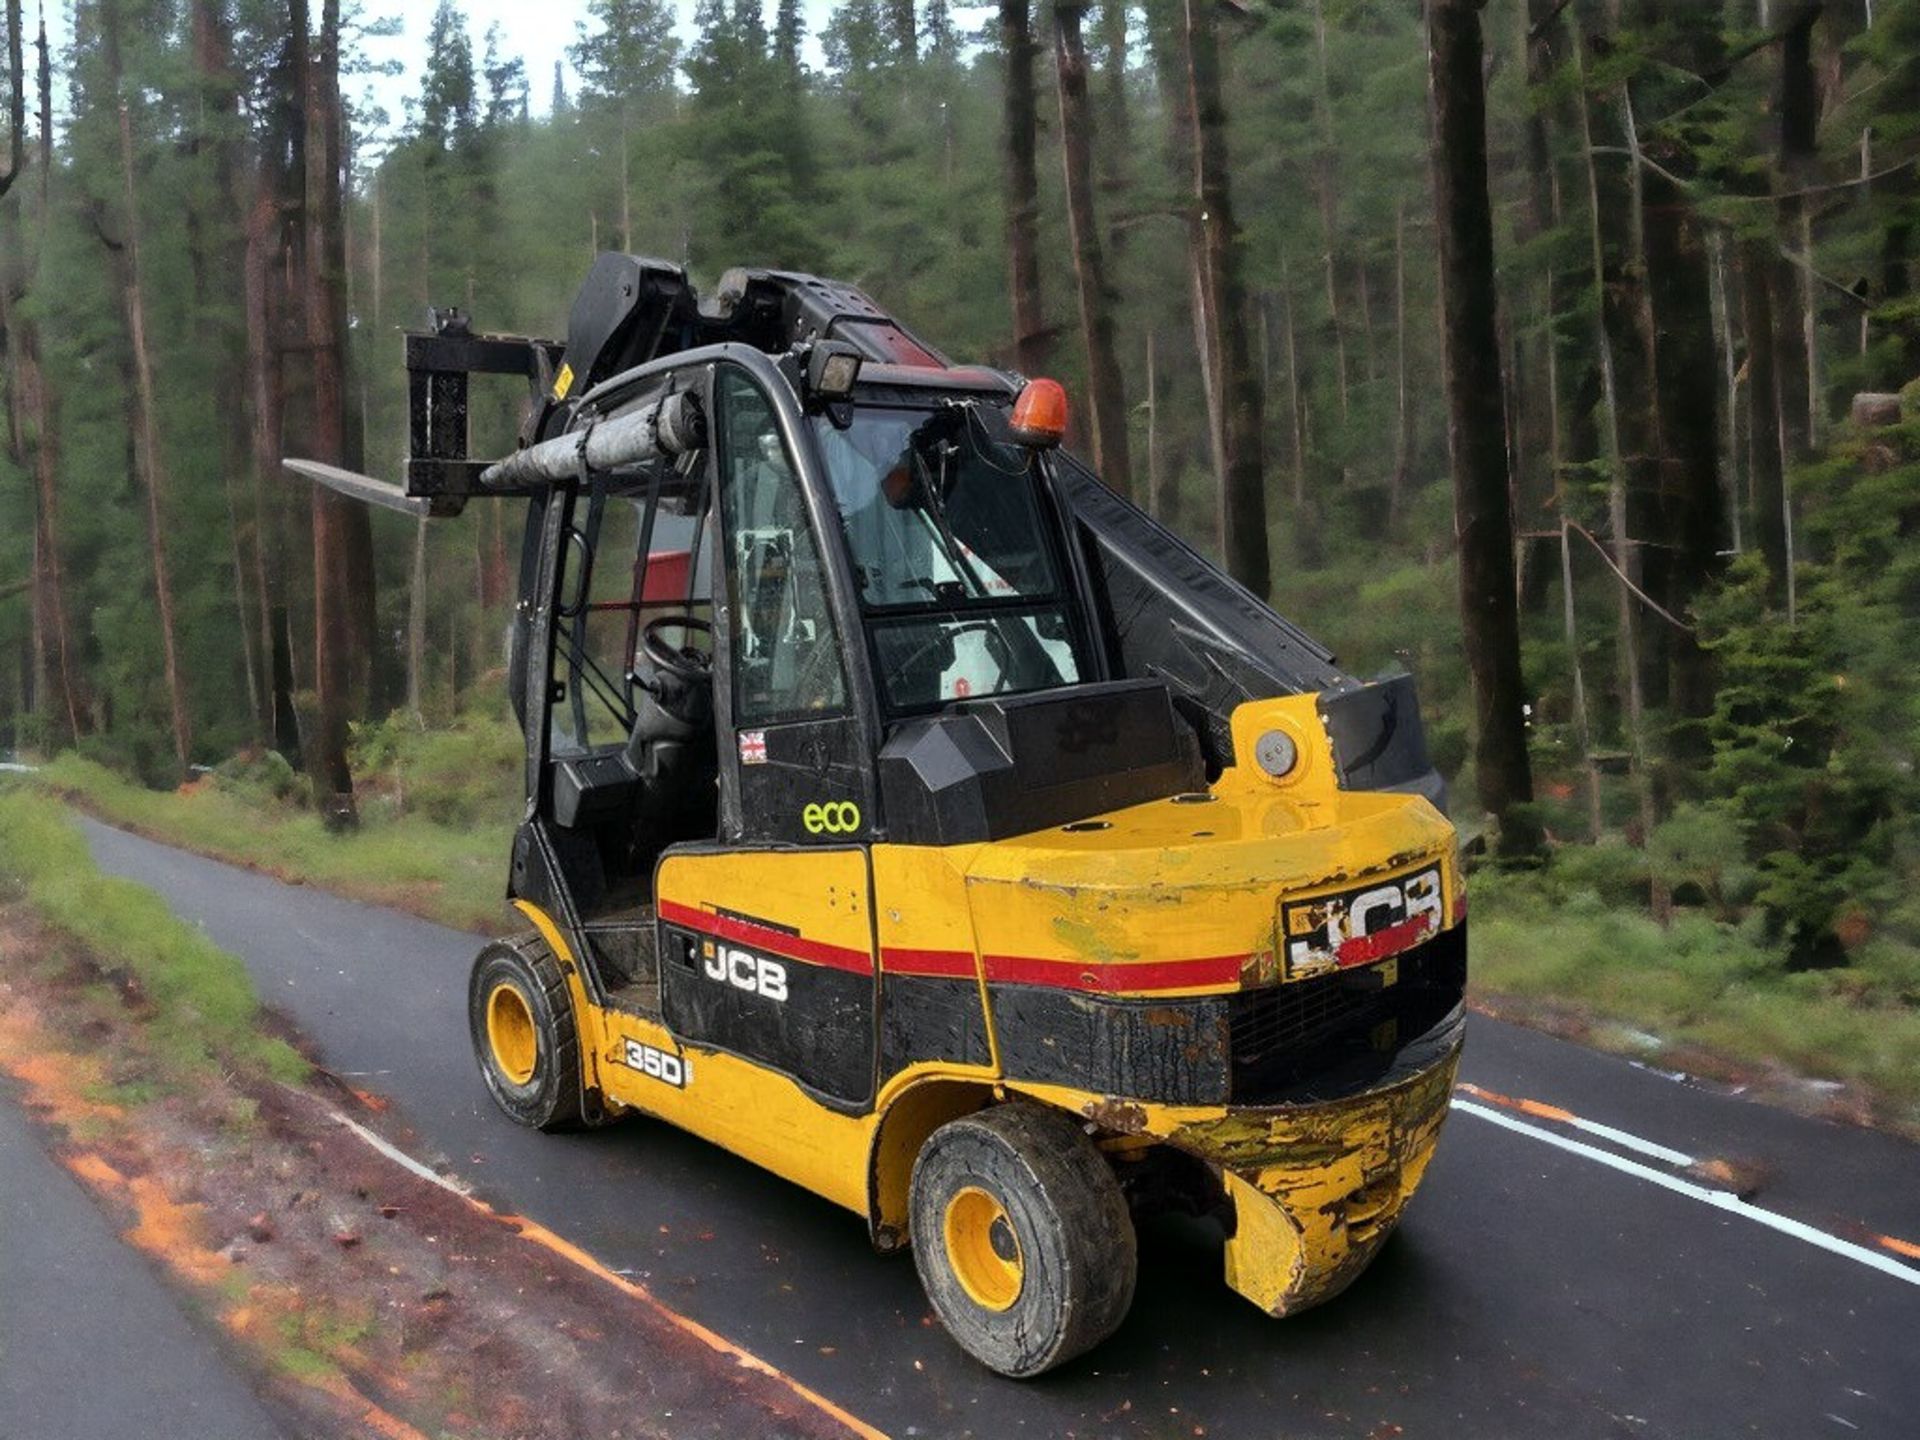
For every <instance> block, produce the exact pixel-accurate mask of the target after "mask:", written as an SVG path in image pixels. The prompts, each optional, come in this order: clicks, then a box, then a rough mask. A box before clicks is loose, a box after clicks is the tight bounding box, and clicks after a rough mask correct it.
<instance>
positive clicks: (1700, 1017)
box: [1471, 870, 1920, 1134]
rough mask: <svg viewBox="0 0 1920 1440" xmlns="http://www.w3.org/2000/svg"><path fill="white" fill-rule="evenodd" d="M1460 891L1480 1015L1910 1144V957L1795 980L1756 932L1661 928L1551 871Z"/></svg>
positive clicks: (1879, 955)
mask: <svg viewBox="0 0 1920 1440" xmlns="http://www.w3.org/2000/svg"><path fill="white" fill-rule="evenodd" d="M1471 894H1472V899H1473V961H1472V973H1473V982H1472V984H1473V990H1474V993H1475V996H1476V998H1477V999H1478V1000H1479V1001H1480V1002H1481V1008H1483V1009H1487V1010H1489V1011H1492V1012H1493V1013H1496V1014H1499V1015H1501V1016H1503V1017H1505V1018H1509V1019H1513V1020H1517V1021H1519V1022H1521V1023H1526V1024H1533V1025H1536V1026H1538V1027H1540V1028H1545V1029H1552V1030H1557V1031H1561V1032H1563V1033H1571V1034H1573V1035H1575V1036H1577V1037H1578V1038H1580V1039H1581V1040H1583V1041H1585V1042H1587V1043H1590V1044H1593V1045H1595V1046H1596V1047H1598V1048H1601V1049H1607V1050H1612V1051H1616V1052H1619V1053H1624V1054H1629V1055H1636V1056H1638V1057H1640V1058H1642V1059H1646V1060H1648V1061H1650V1062H1652V1063H1655V1064H1667V1065H1671V1066H1673V1067H1674V1068H1683V1069H1701V1070H1708V1071H1713V1072H1717V1073H1719V1074H1721V1075H1722V1076H1724V1077H1726V1078H1735V1079H1742V1080H1747V1081H1751V1082H1753V1083H1754V1084H1756V1085H1757V1086H1759V1087H1760V1088H1761V1089H1762V1090H1764V1091H1765V1092H1767V1093H1768V1094H1769V1096H1770V1097H1771V1098H1776V1099H1783V1100H1786V1101H1788V1102H1789V1103H1793V1104H1795V1105H1796V1107H1797V1108H1805V1109H1815V1110H1821V1111H1824V1112H1826V1113H1830V1114H1836V1115H1839V1116H1842V1117H1844V1118H1849V1119H1854V1120H1858V1121H1863V1122H1873V1123H1879V1124H1884V1125H1887V1126H1889V1127H1891V1128H1894V1129H1898V1130H1901V1131H1903V1132H1905V1133H1908V1134H1920V1008H1916V1004H1915V1002H1916V1000H1920V953H1916V952H1915V951H1914V950H1913V949H1912V948H1911V947H1909V946H1905V945H1902V944H1899V943H1897V942H1894V941H1891V940H1886V941H1875V942H1870V943H1868V944H1867V945H1865V946H1863V947H1861V949H1860V950H1859V951H1858V952H1857V953H1856V954H1854V955H1853V956H1852V957H1851V963H1850V964H1849V965H1847V966H1846V967H1845V968H1842V969H1834V970H1816V971H1803V972H1797V973H1796V972H1792V971H1789V970H1788V969H1787V967H1786V960H1785V955H1784V952H1783V950H1782V949H1781V947H1779V946H1776V945H1774V944H1771V943H1769V942H1768V940H1767V939H1766V937H1765V936H1764V935H1763V934H1761V933H1760V930H1759V926H1758V924H1757V922H1755V923H1748V924H1742V925H1734V924H1729V923H1726V922H1725V921H1721V920H1716V919H1714V918H1712V917H1711V916H1710V915H1707V914H1705V913H1701V912H1698V911H1689V910H1681V911H1680V912H1678V913H1677V914H1676V915H1675V917H1674V919H1673V921H1672V922H1671V923H1670V924H1669V925H1668V926H1666V927H1665V928H1662V927H1661V926H1660V925H1658V924H1657V923H1656V922H1655V921H1654V920H1653V919H1651V918H1650V917H1649V916H1648V915H1646V914H1645V912H1643V911H1640V910H1638V909H1634V908H1628V907H1623V906H1619V905H1615V904H1611V903H1609V902H1608V901H1606V900H1605V899H1603V898H1602V897H1601V895H1600V894H1599V893H1598V892H1597V891H1595V890H1593V889H1589V888H1585V887H1583V886H1581V885H1580V884H1578V883H1570V882H1569V881H1567V880H1566V879H1564V878H1561V877H1556V876H1555V875H1554V874H1553V873H1552V872H1551V870H1550V871H1549V872H1548V873H1547V874H1545V875H1539V874H1535V875H1502V874H1482V875H1480V876H1477V877H1475V880H1474V881H1473V883H1472V886H1471ZM1807 1079H1812V1080H1814V1081H1824V1082H1831V1083H1830V1084H1827V1085H1811V1086H1810V1085H1807V1084H1806V1083H1805V1081H1806V1080H1807ZM1835 1085H1838V1086H1844V1087H1846V1090H1845V1092H1844V1093H1842V1092H1836V1091H1835V1090H1834V1089H1833V1086H1835Z"/></svg>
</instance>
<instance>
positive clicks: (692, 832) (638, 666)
mask: <svg viewBox="0 0 1920 1440" xmlns="http://www.w3.org/2000/svg"><path fill="white" fill-rule="evenodd" d="M633 679H634V701H635V705H634V709H635V718H634V722H633V730H632V732H631V733H630V734H629V735H628V736H627V748H626V756H627V764H628V766H629V767H630V768H631V769H632V770H633V773H634V774H635V775H636V776H638V777H639V780H640V803H639V807H638V817H639V818H638V830H639V835H638V836H637V839H638V842H639V844H640V846H641V847H642V848H643V849H647V850H650V851H658V850H660V849H664V848H665V847H666V846H668V845H671V844H673V843H674V842H675V841H677V840H693V839H702V838H710V837H711V836H712V835H713V834H714V833H715V828H716V826H717V825H718V823H719V819H718V814H719V812H718V799H717V789H716V787H717V782H718V779H719V751H718V748H717V746H716V745H715V742H714V733H713V680H712V677H711V676H710V675H708V676H702V677H700V678H698V679H696V678H694V677H692V676H690V675H685V674H680V673H677V672H675V671H671V670H667V669H664V668H663V667H661V666H658V665H655V664H654V663H653V662H652V661H651V660H649V659H648V658H647V657H646V655H645V654H641V655H638V656H636V657H635V659H634V665H633Z"/></svg>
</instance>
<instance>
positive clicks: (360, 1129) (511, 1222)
mask: <svg viewBox="0 0 1920 1440" xmlns="http://www.w3.org/2000/svg"><path fill="white" fill-rule="evenodd" d="M320 1110H321V1113H322V1114H324V1115H326V1116H327V1118H328V1119H330V1120H333V1121H334V1122H336V1123H337V1124H339V1125H342V1126H344V1127H345V1128H346V1129H347V1130H349V1131H351V1132H352V1133H353V1134H354V1135H355V1136H357V1137H358V1138H359V1139H361V1140H362V1141H364V1142H365V1143H366V1144H367V1146H368V1148H370V1149H372V1150H373V1151H374V1152H375V1153H377V1154H379V1155H381V1156H383V1157H384V1158H385V1159H388V1160H390V1161H392V1162H393V1163H394V1164H396V1165H398V1166H400V1167H401V1168H402V1169H403V1170H405V1171H406V1172H407V1173H408V1174H410V1175H414V1176H417V1177H418V1178H419V1179H422V1180H425V1181H427V1182H428V1183H429V1184H432V1185H437V1186H439V1187H440V1188H441V1189H442V1190H445V1191H446V1192H447V1193H448V1194H450V1195H455V1196H458V1197H459V1198H460V1199H461V1200H463V1201H465V1202H466V1204H467V1205H468V1206H469V1207H471V1208H472V1209H473V1210H475V1211H477V1212H479V1213H480V1214H482V1215H484V1216H486V1217H487V1218H488V1219H489V1220H493V1221H496V1222H497V1223H499V1224H502V1225H505V1226H507V1227H508V1228H510V1229H512V1230H513V1231H514V1233H515V1234H516V1235H518V1236H519V1237H520V1238H521V1239H523V1240H526V1241H528V1242H529V1243H531V1244H534V1245H538V1246H540V1247H541V1248H542V1249H543V1250H546V1251H548V1252H550V1253H551V1254H554V1255H557V1256H559V1257H560V1258H561V1259H562V1260H565V1261H566V1262H567V1263H568V1264H570V1265H572V1266H574V1267H575V1268H576V1269H579V1270H583V1271H585V1272H586V1273H587V1274H589V1275H592V1276H593V1277H594V1278H595V1279H598V1280H603V1281H605V1282H606V1283H607V1284H609V1285H611V1286H613V1287H614V1288H615V1289H616V1290H618V1291H620V1292H621V1293H622V1294H624V1295H626V1296H627V1297H628V1298H630V1299H634V1300H638V1301H639V1302H640V1303H641V1304H643V1305H645V1306H647V1307H648V1308H649V1309H650V1310H652V1311H654V1313H656V1314H657V1315H659V1316H660V1317H661V1318H662V1319H663V1320H665V1321H667V1322H668V1323H669V1324H670V1325H672V1326H674V1327H675V1328H676V1329H678V1330H680V1331H682V1332H684V1333H685V1334H687V1335H690V1336H691V1337H693V1338H694V1339H695V1340H698V1341H699V1342H700V1343H701V1344H703V1345H705V1346H706V1347H707V1348H708V1349H710V1350H713V1351H715V1352H716V1353H718V1354H721V1355H725V1356H728V1357H730V1358H731V1359H732V1360H733V1362H734V1364H736V1365H738V1366H739V1367H740V1368H741V1369H743V1370H752V1371H754V1372H755V1373H756V1374H760V1375H765V1376H766V1377H767V1378H769V1379H771V1380H777V1381H778V1382H780V1384H782V1385H784V1386H786V1388H787V1389H788V1390H790V1391H792V1392H793V1394H795V1395H796V1396H798V1397H799V1398H800V1399H802V1400H804V1401H806V1402H807V1403H808V1404H809V1405H811V1406H813V1407H814V1408H815V1409H816V1410H819V1411H820V1412H821V1413H822V1414H824V1415H826V1416H827V1417H828V1418H829V1419H831V1420H834V1421H836V1422H838V1423H839V1424H841V1425H844V1426H846V1427H847V1429H849V1430H851V1431H852V1432H853V1433H854V1434H855V1435H858V1436H859V1437H860V1440H892V1437H891V1436H890V1435H888V1434H887V1432H886V1431H884V1430H879V1429H876V1428H875V1427H874V1426H872V1425H869V1424H868V1423H867V1422H866V1421H864V1420H862V1419H861V1418H860V1417H859V1416H857V1415H854V1414H852V1413H850V1412H849V1411H847V1410H844V1409H842V1408H841V1407H840V1406H839V1405H836V1404H835V1403H834V1402H833V1401H831V1400H829V1399H828V1398H827V1397H826V1396H824V1395H822V1394H821V1393H820V1392H819V1391H817V1390H814V1389H812V1388H811V1387H810V1386H808V1385H806V1384H804V1383H803V1382H801V1381H799V1380H796V1379H795V1378H794V1377H793V1376H791V1375H789V1374H787V1372H786V1371H784V1370H782V1369H781V1368H780V1367H779V1366H778V1365H775V1364H773V1363H771V1362H770V1361H766V1360H762V1359H761V1358H760V1357H759V1356H758V1355H756V1354H754V1353H753V1352H752V1351H751V1350H748V1349H747V1348H746V1347H745V1346H743V1345H739V1344H736V1343H735V1342H734V1341H732V1340H729V1339H727V1337H726V1336H724V1335H722V1334H720V1333H719V1332H718V1331H716V1330H710V1329H708V1328H707V1327H706V1326H705V1325H702V1324H701V1323H700V1322H699V1321H698V1320H695V1319H694V1318H692V1317H691V1316H689V1315H682V1314H681V1313H680V1312H679V1311H678V1310H675V1309H674V1308H673V1307H672V1306H671V1305H668V1304H667V1303H666V1302H665V1301H663V1300H661V1299H660V1297H659V1296H657V1295H655V1294H654V1293H653V1292H652V1291H651V1290H649V1289H648V1288H647V1287H646V1286H644V1285H642V1284H640V1283H639V1282H638V1281H635V1280H629V1279H628V1278H627V1277H626V1276H624V1275H621V1274H619V1273H618V1272H616V1271H614V1270H612V1269H610V1268H608V1267H607V1266H606V1265H604V1264H602V1263H601V1262H600V1261H598V1260H596V1259H594V1257H593V1256H592V1255H591V1254H589V1253H588V1252H587V1251H585V1250H583V1249H581V1248H580V1247H579V1246H578V1245H575V1244H574V1243H573V1242H572V1241H571V1240H568V1239H566V1238H565V1237H564V1236H562V1235H559V1234H556V1233H555V1232H554V1231H552V1230H549V1229H548V1228H547V1227H546V1226H544V1225H542V1224H541V1223H540V1222H539V1221H537V1220H529V1219H528V1218H527V1217H526V1216H524V1215H504V1214H502V1213H501V1212H500V1211H498V1210H495V1209H494V1208H493V1207H492V1206H491V1205H489V1204H487V1203H486V1201H484V1200H481V1199H479V1198H478V1197H476V1196H475V1195H474V1193H473V1192H472V1190H470V1189H469V1188H467V1187H466V1186H465V1185H463V1184H461V1183H460V1182H459V1181H458V1180H454V1179H450V1178H449V1177H447V1176H445V1175H442V1174H440V1173H439V1172H438V1171H436V1170H434V1169H432V1168H431V1167H429V1166H427V1165H423V1164H422V1163H421V1162H420V1161H418V1160H416V1159H414V1158H413V1157H412V1156H411V1155H409V1154H407V1152H406V1151H404V1150H402V1149H400V1148H399V1147H398V1146H396V1145H394V1144H393V1143H392V1142H391V1141H388V1140H386V1139H383V1138H382V1137H381V1136H379V1135H376V1134H375V1133H374V1132H373V1131H371V1130H369V1129H368V1128H367V1127H366V1126H364V1125H362V1124H360V1123H358V1122H357V1121H355V1120H353V1119H351V1118H350V1117H348V1116H346V1115H342V1114H341V1113H340V1112H339V1111H338V1110H335V1109H333V1108H331V1107H330V1106H327V1105H321V1106H320Z"/></svg>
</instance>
